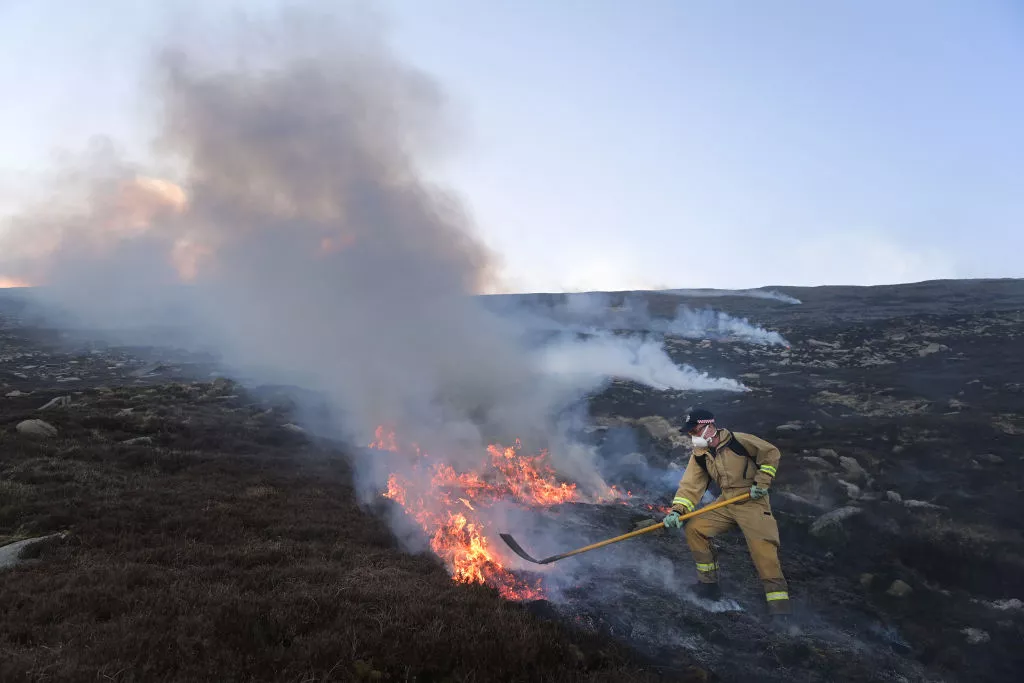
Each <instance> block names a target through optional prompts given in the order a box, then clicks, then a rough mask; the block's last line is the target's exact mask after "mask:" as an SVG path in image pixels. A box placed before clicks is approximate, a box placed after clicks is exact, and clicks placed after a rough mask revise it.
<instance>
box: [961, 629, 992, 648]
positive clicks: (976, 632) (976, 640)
mask: <svg viewBox="0 0 1024 683" xmlns="http://www.w3.org/2000/svg"><path fill="white" fill-rule="evenodd" d="M960 633H962V634H964V635H965V636H967V643H968V644H969V645H980V644H982V643H987V642H988V641H990V640H991V639H992V638H991V637H990V636H989V635H988V632H986V631H982V630H981V629H980V628H972V627H967V628H962V629H960Z"/></svg>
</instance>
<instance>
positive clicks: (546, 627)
mask: <svg viewBox="0 0 1024 683" xmlns="http://www.w3.org/2000/svg"><path fill="white" fill-rule="evenodd" d="M63 394H64V392H47V391H36V392H34V393H33V394H31V395H26V396H22V397H16V398H6V399H3V400H2V402H0V406H2V408H0V453H2V455H3V458H2V461H0V493H2V496H0V500H2V502H0V542H7V541H11V540H16V539H18V538H21V537H24V536H28V535H41V534H46V533H50V532H57V531H67V532H68V533H67V534H66V535H65V536H64V537H63V538H55V539H52V540H50V541H46V542H44V543H40V544H37V545H34V546H30V549H29V551H28V552H26V553H25V556H26V557H27V558H28V560H29V561H28V562H26V563H25V564H22V565H20V566H19V567H17V568H15V569H11V570H7V571H6V572H5V573H4V575H3V581H2V583H0V610H2V612H0V614H2V618H0V653H2V656H0V680H3V681H4V682H5V683H7V682H10V683H16V682H18V681H53V680H59V681H71V680H82V681H95V680H104V681H106V680H110V681H121V682H126V681H147V682H149V681H207V680H209V681H214V680H216V681H348V680H367V681H373V680H385V681H647V680H656V678H655V677H654V676H653V675H649V674H645V673H644V672H643V670H642V666H641V665H640V663H638V662H636V661H635V660H631V658H630V656H629V654H628V652H627V651H625V650H624V649H623V648H622V647H620V646H618V645H615V644H614V643H611V642H610V641H608V640H606V639H601V638H599V637H596V636H589V635H584V634H580V633H574V632H572V631H571V630H570V629H569V628H567V627H566V626H564V625H560V624H558V623H556V622H552V621H549V620H544V619H541V618H539V617H537V616H535V615H533V614H531V613H530V612H528V611H527V610H526V609H525V608H524V607H523V606H521V605H518V604H515V603H511V602H508V601H505V600H502V599H501V598H499V596H498V595H497V593H496V592H495V591H494V590H492V589H489V588H485V587H482V586H478V585H476V586H474V585H463V584H456V583H454V582H453V581H452V580H451V578H450V576H449V573H448V571H447V570H445V569H444V568H443V567H442V566H441V565H440V564H439V563H438V561H437V560H436V558H435V557H434V556H432V555H430V554H423V555H410V554H407V553H405V552H402V551H401V550H399V549H398V548H397V547H396V544H395V541H394V539H393V537H392V534H391V532H390V531H389V530H388V528H387V526H386V524H385V523H384V522H382V521H379V520H378V519H376V518H374V517H373V516H370V515H368V514H366V513H364V511H362V510H360V509H359V507H358V506H357V504H356V503H355V501H354V496H353V491H352V489H351V485H350V474H349V471H348V469H347V467H346V465H345V464H344V460H343V458H341V457H340V455H339V454H338V453H336V452H331V451H329V450H325V449H323V448H320V447H318V446H315V445H313V444H310V443H309V442H308V441H307V440H306V439H305V437H303V436H302V435H301V434H296V433H294V432H291V431H289V430H287V429H283V428H282V427H281V426H280V425H281V424H282V422H286V419H285V418H284V417H283V416H282V415H280V414H278V413H275V412H271V413H266V412H265V411H266V408H265V406H262V405H258V404H253V403H249V402H248V401H247V399H246V398H245V397H244V396H238V395H236V394H237V392H236V391H234V390H233V389H232V387H231V385H230V384H228V383H225V382H218V383H217V384H216V385H213V384H167V385H157V386H152V387H147V386H138V387H131V388H118V389H113V390H99V391H97V390H87V391H85V392H83V393H81V394H80V395H74V396H73V403H72V405H71V406H68V407H63V408H58V409H53V410H49V411H45V413H43V414H41V413H39V411H38V410H37V408H38V407H39V406H40V405H42V404H44V403H46V402H47V401H48V400H49V398H51V397H52V396H57V395H63ZM129 410H130V412H124V411H129ZM39 417H43V418H45V419H46V420H47V422H49V423H50V424H52V425H53V426H55V427H57V429H58V430H59V435H58V437H57V438H53V439H40V438H32V437H28V436H25V435H22V434H19V433H17V432H16V431H15V430H14V425H15V424H17V423H18V422H20V421H21V420H23V419H33V418H39ZM137 437H144V438H145V439H147V440H150V441H151V442H148V443H147V442H142V443H138V442H137V443H134V444H131V445H126V444H124V443H121V442H123V441H125V440H127V439H132V438H137ZM386 504H391V503H388V502H386ZM695 675H699V674H695ZM683 678H684V679H685V678H686V676H684V677H683ZM675 680H680V679H679V678H678V677H677V678H676V679H675ZM694 680H699V678H694Z"/></svg>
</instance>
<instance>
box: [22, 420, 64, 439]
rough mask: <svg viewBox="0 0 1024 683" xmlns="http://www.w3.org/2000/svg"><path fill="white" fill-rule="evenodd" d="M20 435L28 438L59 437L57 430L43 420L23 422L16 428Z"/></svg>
mask: <svg viewBox="0 0 1024 683" xmlns="http://www.w3.org/2000/svg"><path fill="white" fill-rule="evenodd" d="M15 429H17V430H18V433H19V434H24V435H26V436H41V437H46V438H49V437H54V436H57V428H56V427H54V426H53V425H52V424H50V423H49V422H44V421H43V420H22V421H21V422H19V423H18V426H17V427H15Z"/></svg>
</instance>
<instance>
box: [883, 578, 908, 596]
mask: <svg viewBox="0 0 1024 683" xmlns="http://www.w3.org/2000/svg"><path fill="white" fill-rule="evenodd" d="M913 592H914V589H913V588H911V587H910V584H908V583H907V582H905V581H902V580H900V579H896V580H895V581H893V582H892V585H890V586H889V589H888V590H887V591H885V594H886V595H891V596H892V597H894V598H905V597H906V596H908V595H910V594H911V593H913Z"/></svg>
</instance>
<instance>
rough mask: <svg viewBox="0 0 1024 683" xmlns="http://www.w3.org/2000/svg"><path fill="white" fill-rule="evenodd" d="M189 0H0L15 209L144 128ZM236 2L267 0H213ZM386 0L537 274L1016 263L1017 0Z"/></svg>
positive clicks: (519, 275) (497, 246)
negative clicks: (152, 64)
mask: <svg viewBox="0 0 1024 683" xmlns="http://www.w3.org/2000/svg"><path fill="white" fill-rule="evenodd" d="M186 4H190V3H185V2H170V3H156V2H153V3H149V2H130V1H129V0H117V1H115V0H107V1H103V0H99V1H97V2H94V3H85V2H78V1H77V0H65V1H63V2H58V1H56V0H0V45H3V47H4V59H3V60H0V88H2V89H0V97H2V98H3V99H2V100H0V150H3V153H2V154H0V211H10V210H12V209H13V208H15V207H16V206H17V200H18V199H19V198H20V197H23V196H25V195H26V193H27V192H29V191H30V190H31V185H32V182H33V175H32V174H31V173H32V172H33V171H38V170H39V169H41V168H43V167H44V165H45V163H46V162H47V161H48V160H50V159H51V158H52V154H53V153H54V149H55V148H58V147H66V148H70V149H81V147H82V146H83V144H84V143H85V140H86V139H87V137H88V136H89V135H91V134H93V133H108V134H110V135H112V136H113V137H115V138H116V139H118V140H122V141H125V143H126V144H127V145H128V147H129V148H131V149H141V148H142V145H143V143H144V141H145V135H146V134H147V131H146V130H145V129H144V128H143V127H142V124H141V123H140V122H144V121H145V117H144V105H145V102H143V101H141V100H140V98H139V93H138V85H139V82H140V81H139V79H140V77H141V76H140V70H139V67H140V65H141V64H142V63H143V60H144V56H145V52H146V49H147V48H148V47H150V46H152V44H153V41H154V40H155V37H156V36H157V35H159V33H160V32H161V31H162V30H163V29H164V28H165V27H166V18H165V10H164V9H163V8H166V7H178V8H180V7H182V6H185V5H186ZM241 4H245V5H246V6H247V7H249V8H254V7H262V6H271V5H273V4H275V3H273V2H270V1H269V0H260V2H249V3H238V2H235V3H232V2H227V1H222V2H211V3H208V4H207V8H208V9H207V10H206V11H207V12H209V13H214V12H216V11H221V10H224V9H227V8H229V7H231V6H238V5H241ZM379 4H381V5H382V6H385V7H390V12H389V14H390V17H391V19H392V21H393V22H394V34H393V38H394V43H395V45H396V46H397V48H398V49H399V50H400V52H402V53H403V54H404V55H406V56H407V57H408V59H409V60H411V61H412V62H414V63H416V64H417V65H419V66H420V67H421V68H424V69H425V70H427V71H429V72H431V73H432V74H434V75H435V76H436V77H437V78H438V79H439V80H440V81H441V83H442V84H443V85H444V86H445V88H446V89H447V91H448V94H449V96H450V97H451V99H452V102H453V108H454V110H455V112H456V114H457V115H458V123H459V124H460V125H462V126H464V129H465V133H466V134H465V144H464V145H463V146H462V148H461V149H460V150H459V153H458V155H457V156H456V157H455V158H454V159H453V160H452V161H451V162H450V163H449V165H448V166H447V167H446V168H445V169H444V171H443V175H444V177H445V179H446V180H447V181H449V182H450V183H451V184H452V185H454V186H455V188H456V189H457V190H458V191H459V192H460V193H461V194H462V195H463V197H464V199H465V200H466V202H467V203H468V205H469V207H470V209H471V211H472V214H473V216H474V217H475V219H476V222H477V224H478V229H479V232H480V234H481V235H482V236H483V238H484V239H485V241H486V242H487V243H488V244H489V245H490V246H491V247H492V248H493V249H494V250H495V251H497V252H498V253H499V254H500V255H501V257H502V259H503V261H504V264H505V269H506V271H505V272H506V274H507V276H508V277H509V279H510V280H511V281H512V282H513V283H514V284H515V285H516V286H517V288H519V289H526V290H538V289H541V290H561V289H579V288H583V289H617V288H633V287H703V286H717V287H748V286H760V285H768V284H772V285H786V284H791V285H819V284H876V283H886V282H901V281H913V280H920V279H927V278H933V277H1007V276H1009V277H1021V276H1024V266H1022V265H1020V263H1021V255H1022V254H1024V4H1022V3H1021V2H1019V1H1017V0H958V1H952V0H899V1H897V2H891V1H880V0H857V1H855V0H846V1H840V0H835V1H830V2H820V1H817V0H803V1H796V0H775V1H772V2H768V1H761V0H746V1H744V2H740V1H730V0H714V1H712V0H701V1H697V0H675V1H672V0H636V1H633V2H627V1H626V0H619V1H617V2H613V1H612V0H591V1H584V0H573V1H570V0H561V1H556V2H550V1H546V2H545V1H542V0H519V1H512V0H390V1H389V2H387V3H379ZM211 7H212V8H213V9H209V8H211ZM727 251H728V252H732V253H733V254H734V255H735V259H734V260H735V262H736V263H738V264H739V267H738V268H734V267H728V268H723V267H721V266H716V262H717V261H719V259H720V256H721V254H723V253H725V252H727ZM0 275H2V273H0Z"/></svg>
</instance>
